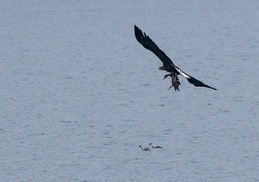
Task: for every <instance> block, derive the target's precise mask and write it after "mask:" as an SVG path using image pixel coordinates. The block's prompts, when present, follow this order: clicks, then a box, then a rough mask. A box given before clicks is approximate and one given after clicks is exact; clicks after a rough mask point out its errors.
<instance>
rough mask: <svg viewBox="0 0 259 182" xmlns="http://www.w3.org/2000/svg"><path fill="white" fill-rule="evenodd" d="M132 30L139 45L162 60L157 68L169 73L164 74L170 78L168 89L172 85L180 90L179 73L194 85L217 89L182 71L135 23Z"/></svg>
mask: <svg viewBox="0 0 259 182" xmlns="http://www.w3.org/2000/svg"><path fill="white" fill-rule="evenodd" d="M134 31H135V37H136V39H137V41H138V42H139V43H140V44H141V45H143V47H145V48H146V49H148V50H150V51H151V52H153V53H154V54H155V55H156V56H157V57H158V58H159V59H160V60H161V61H162V62H163V66H161V67H159V70H165V71H167V72H169V73H170V74H167V75H165V76H164V79H165V78H167V77H168V76H170V77H171V78H172V86H170V87H169V89H170V88H171V87H174V89H175V91H176V90H178V91H180V89H179V85H180V84H181V83H180V81H179V79H178V75H179V74H180V75H182V76H183V77H185V78H186V79H187V80H188V81H189V82H190V83H191V84H193V85H194V86H196V87H207V88H210V89H213V90H217V89H215V88H213V87H210V86H208V85H206V84H204V83H203V82H201V81H199V80H197V79H196V78H194V77H192V76H190V75H188V74H187V73H185V72H183V71H182V70H181V69H180V68H178V67H177V66H175V65H174V63H173V62H172V61H171V59H170V58H169V57H168V56H167V55H166V54H165V53H164V52H163V51H162V50H161V49H160V48H159V47H158V46H157V45H156V44H155V43H154V42H153V41H152V40H151V39H150V38H149V36H148V35H146V34H145V32H142V31H141V30H140V29H139V28H138V27H137V26H136V25H135V26H134ZM169 89H168V90H169Z"/></svg>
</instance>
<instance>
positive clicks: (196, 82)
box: [175, 66, 217, 90]
mask: <svg viewBox="0 0 259 182" xmlns="http://www.w3.org/2000/svg"><path fill="white" fill-rule="evenodd" d="M175 69H176V70H177V71H178V72H179V73H180V75H182V76H183V77H185V78H186V79H187V80H188V81H189V82H190V83H191V84H193V85H194V86H195V87H207V88H210V89H213V90H217V89H215V88H213V87H211V86H209V85H206V84H205V83H203V82H202V81H200V80H197V79H196V78H194V77H192V76H190V75H188V74H187V73H185V72H183V71H182V70H181V69H180V68H178V67H177V66H175Z"/></svg>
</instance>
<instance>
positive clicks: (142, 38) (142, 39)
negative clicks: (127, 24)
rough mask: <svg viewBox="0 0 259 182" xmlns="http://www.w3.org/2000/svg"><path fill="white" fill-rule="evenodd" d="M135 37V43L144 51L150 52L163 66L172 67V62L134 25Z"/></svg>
mask: <svg viewBox="0 0 259 182" xmlns="http://www.w3.org/2000/svg"><path fill="white" fill-rule="evenodd" d="M134 30H135V37H136V39H137V41H138V42H139V43H140V44H141V45H143V47H145V48H146V49H148V50H150V51H152V52H153V53H154V54H155V55H156V56H157V57H158V58H159V59H160V60H161V61H162V62H163V63H164V64H165V65H172V66H173V65H174V64H173V62H172V60H171V59H170V58H169V57H168V56H167V55H166V54H165V53H164V52H163V51H162V50H161V49H160V48H159V47H158V46H157V45H156V44H155V42H153V41H152V40H151V39H150V37H149V36H148V35H146V34H145V32H142V31H141V30H140V29H139V28H138V27H137V26H136V25H134Z"/></svg>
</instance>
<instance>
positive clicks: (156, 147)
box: [149, 143, 163, 149]
mask: <svg viewBox="0 0 259 182" xmlns="http://www.w3.org/2000/svg"><path fill="white" fill-rule="evenodd" d="M149 145H150V146H151V147H152V149H162V148H163V147H161V146H155V147H154V146H153V145H152V143H150V144H149Z"/></svg>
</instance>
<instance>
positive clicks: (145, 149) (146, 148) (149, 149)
mask: <svg viewBox="0 0 259 182" xmlns="http://www.w3.org/2000/svg"><path fill="white" fill-rule="evenodd" d="M138 147H139V148H141V150H142V151H151V148H150V147H145V148H143V147H142V146H141V145H139V146H138Z"/></svg>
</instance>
